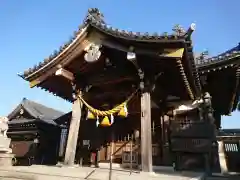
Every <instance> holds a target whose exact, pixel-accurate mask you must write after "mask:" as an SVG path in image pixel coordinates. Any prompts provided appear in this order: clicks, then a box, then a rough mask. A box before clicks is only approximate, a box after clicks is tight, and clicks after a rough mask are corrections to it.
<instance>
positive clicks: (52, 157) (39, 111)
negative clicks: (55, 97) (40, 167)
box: [7, 98, 63, 165]
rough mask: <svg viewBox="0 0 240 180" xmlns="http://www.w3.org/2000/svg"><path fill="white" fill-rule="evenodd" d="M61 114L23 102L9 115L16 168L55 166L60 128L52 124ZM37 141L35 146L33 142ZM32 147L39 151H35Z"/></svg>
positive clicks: (27, 101)
mask: <svg viewBox="0 0 240 180" xmlns="http://www.w3.org/2000/svg"><path fill="white" fill-rule="evenodd" d="M62 115H63V112H60V111H57V110H55V109H52V108H48V107H46V106H44V105H41V104H38V103H36V102H33V101H30V100H28V99H26V98H23V100H22V102H21V103H20V104H19V105H18V106H17V107H16V108H15V109H14V110H13V111H12V112H11V113H10V114H9V115H8V118H9V122H8V124H9V129H8V132H7V135H8V137H9V138H11V147H12V150H13V153H14V154H15V157H16V159H17V164H20V165H23V164H26V165H30V164H29V163H30V162H29V161H30V158H32V159H31V160H35V161H34V162H35V163H37V164H40V163H41V164H56V162H57V161H58V151H59V150H58V148H59V142H60V139H59V136H60V131H61V128H60V127H59V126H58V125H57V124H56V123H55V122H54V119H57V118H58V117H59V116H62ZM36 141H38V142H36ZM34 143H38V145H39V147H38V148H39V150H38V152H37V151H34V150H33V146H34Z"/></svg>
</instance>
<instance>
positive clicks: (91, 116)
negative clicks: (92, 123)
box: [87, 111, 96, 119]
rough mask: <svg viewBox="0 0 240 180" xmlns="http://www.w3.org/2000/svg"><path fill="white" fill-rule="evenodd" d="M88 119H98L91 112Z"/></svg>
mask: <svg viewBox="0 0 240 180" xmlns="http://www.w3.org/2000/svg"><path fill="white" fill-rule="evenodd" d="M87 119H96V117H95V115H94V114H93V113H92V112H91V111H88V114H87Z"/></svg>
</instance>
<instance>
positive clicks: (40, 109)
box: [8, 98, 65, 121]
mask: <svg viewBox="0 0 240 180" xmlns="http://www.w3.org/2000/svg"><path fill="white" fill-rule="evenodd" d="M21 108H24V109H25V110H26V111H27V112H28V113H29V114H30V115H31V116H32V117H33V118H36V119H40V120H43V121H50V120H54V119H57V118H58V117H60V116H62V115H63V114H65V113H64V112H61V111H58V110H55V109H52V108H49V107H47V106H44V105H42V104H39V103H36V102H34V101H31V100H28V99H27V98H23V100H22V102H21V103H20V104H19V105H18V106H17V107H16V108H15V109H14V110H13V111H12V112H11V113H10V114H9V115H8V118H9V119H12V118H13V117H14V115H15V114H16V113H18V112H19V111H20V109H21Z"/></svg>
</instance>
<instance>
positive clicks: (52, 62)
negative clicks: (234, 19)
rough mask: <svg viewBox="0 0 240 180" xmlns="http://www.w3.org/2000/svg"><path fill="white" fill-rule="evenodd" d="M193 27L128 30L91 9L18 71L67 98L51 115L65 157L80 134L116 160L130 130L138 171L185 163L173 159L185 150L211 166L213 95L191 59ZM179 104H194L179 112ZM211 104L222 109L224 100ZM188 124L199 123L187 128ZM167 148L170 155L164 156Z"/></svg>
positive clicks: (70, 157) (69, 158)
mask: <svg viewBox="0 0 240 180" xmlns="http://www.w3.org/2000/svg"><path fill="white" fill-rule="evenodd" d="M194 30H195V25H194V24H191V25H190V27H189V28H188V29H187V30H185V29H183V28H182V27H180V26H175V27H174V28H173V32H172V33H166V32H165V33H162V34H161V35H159V34H157V33H155V34H149V33H138V32H137V33H136V32H129V31H124V30H119V29H115V28H113V27H111V26H109V25H108V24H107V23H106V21H105V20H104V18H103V15H102V14H101V13H100V12H99V10H98V9H96V8H93V9H89V10H88V13H87V15H86V17H85V19H84V21H83V24H82V25H81V26H80V27H79V29H78V31H76V32H74V36H73V37H72V38H70V40H69V42H68V43H66V44H64V45H63V46H61V47H60V48H59V50H56V51H54V53H53V54H52V55H50V56H49V57H48V58H46V59H45V60H44V61H43V62H40V63H39V64H38V65H36V66H34V68H31V69H28V70H27V71H25V72H24V73H23V74H22V75H20V76H21V77H22V78H23V79H25V80H27V81H29V82H30V87H40V88H42V89H44V90H47V91H49V92H51V93H53V94H54V95H56V96H59V97H61V98H63V99H65V100H67V101H70V102H72V104H73V106H72V114H68V115H65V116H64V118H59V119H58V120H57V121H56V122H62V123H63V124H65V125H66V126H67V127H69V128H68V129H69V130H68V138H67V143H66V148H65V156H64V163H65V164H68V165H73V164H74V162H75V156H76V152H77V147H78V146H79V145H80V146H81V145H84V144H87V143H88V141H86V140H90V141H93V142H95V143H96V144H97V145H96V144H95V146H98V147H97V148H99V149H100V153H102V155H100V158H101V159H103V160H104V159H105V160H109V159H110V160H115V161H117V158H116V159H113V158H114V157H113V156H112V154H113V152H114V148H113V144H115V145H117V144H118V146H121V147H122V146H123V145H124V144H127V143H128V142H129V141H132V140H133V137H135V138H134V139H135V140H137V142H139V141H138V140H140V142H139V143H136V144H137V145H136V147H135V146H134V148H133V149H135V150H136V151H137V152H139V157H140V158H139V164H141V170H142V171H146V172H151V171H152V170H153V165H161V164H162V163H163V162H164V164H166V162H165V161H167V162H168V163H167V164H170V165H174V166H178V167H180V166H181V167H184V165H179V164H184V163H183V162H185V160H184V158H181V157H182V156H184V155H186V154H187V158H189V157H190V156H191V157H197V156H198V157H197V158H195V159H203V157H202V156H204V159H205V162H204V166H205V168H208V167H209V165H210V164H211V162H210V159H211V153H212V145H213V144H214V143H213V142H215V141H216V139H214V136H215V134H214V132H215V129H216V128H215V123H214V121H211V120H213V119H214V117H213V115H212V113H213V111H212V106H211V96H210V95H212V93H213V95H212V96H213V97H212V98H213V100H214V101H215V99H214V98H215V97H214V96H217V95H216V94H215V92H213V91H214V90H212V89H211V88H210V86H211V85H207V86H205V84H207V83H205V84H204V82H203V81H202V78H203V77H204V76H201V77H200V76H199V73H198V71H200V73H201V74H204V68H206V69H207V72H208V71H210V70H208V65H206V66H204V65H198V66H197V64H196V62H195V58H194V54H193V45H192V41H191V35H192V33H193V31H194ZM209 67H210V66H209ZM211 67H212V66H211ZM214 72H215V71H214ZM209 76H210V75H209ZM209 83H210V84H211V83H212V81H211V82H210V81H209ZM220 86H221V85H220ZM208 91H210V95H209V93H208ZM229 92H235V91H233V90H232V89H229ZM234 97H236V96H234ZM218 98H219V97H218V96H217V97H216V99H218ZM228 100H229V99H227V98H226V102H227V101H228ZM234 102H235V99H234ZM183 104H186V105H191V107H192V108H190V109H192V110H191V111H189V112H185V111H184V113H182V112H181V113H180V114H178V112H180V111H181V110H182V109H181V108H183V106H181V105H183ZM213 104H214V105H215V106H216V108H217V110H219V113H220V114H221V113H223V109H224V107H217V104H216V102H213ZM186 107H187V106H184V108H186ZM218 108H219V109H218ZM67 117H68V118H67ZM180 117H181V118H180ZM70 118H71V120H70ZM63 119H65V120H66V119H67V121H64V120H63ZM183 124H184V126H182V125H183ZM193 126H194V128H195V129H198V128H197V127H198V126H199V127H200V126H201V128H202V129H201V131H200V130H199V131H193V130H189V131H187V130H186V129H191V128H192V127H193ZM203 129H207V131H208V132H209V133H205V132H204V131H202V130H203ZM185 140H186V141H185ZM183 142H187V143H183ZM109 144H110V147H111V148H108V145H109ZM119 144H120V145H119ZM199 147H200V148H199ZM166 153H168V154H170V156H173V157H174V158H169V159H168V160H165V159H164V158H165V157H166ZM104 154H105V155H104ZM116 155H119V154H116ZM104 156H105V157H104ZM119 157H120V156H119ZM153 157H154V158H153ZM153 159H154V161H153ZM171 159H172V160H171ZM185 159H186V158H185ZM190 166H191V165H188V167H190ZM183 169H184V168H183ZM208 169H209V168H208Z"/></svg>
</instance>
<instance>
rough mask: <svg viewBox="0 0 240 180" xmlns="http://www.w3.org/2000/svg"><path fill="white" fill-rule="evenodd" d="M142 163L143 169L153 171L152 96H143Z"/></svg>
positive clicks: (148, 93)
mask: <svg viewBox="0 0 240 180" xmlns="http://www.w3.org/2000/svg"><path fill="white" fill-rule="evenodd" d="M141 163H142V171H144V172H152V131H151V96H150V92H144V93H143V94H142V96H141Z"/></svg>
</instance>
